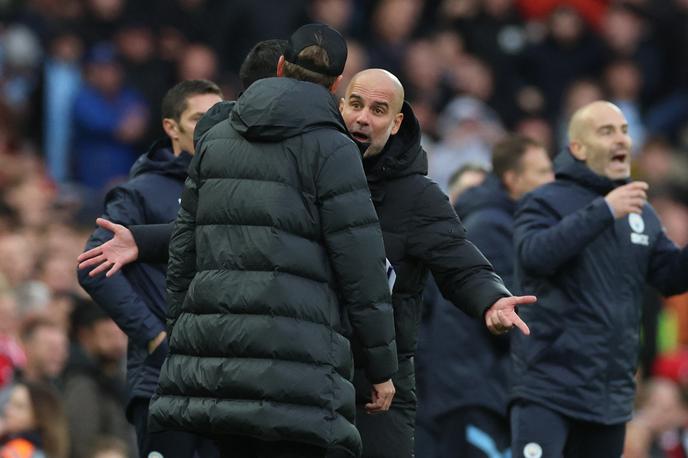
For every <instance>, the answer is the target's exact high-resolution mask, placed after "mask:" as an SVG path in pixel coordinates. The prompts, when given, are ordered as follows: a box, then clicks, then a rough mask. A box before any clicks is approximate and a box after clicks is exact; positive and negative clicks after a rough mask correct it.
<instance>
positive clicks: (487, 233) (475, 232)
mask: <svg viewBox="0 0 688 458" xmlns="http://www.w3.org/2000/svg"><path fill="white" fill-rule="evenodd" d="M491 215H495V213H485V212H479V213H478V214H475V215H469V216H468V217H467V218H465V219H464V220H463V227H465V228H466V232H467V234H468V239H469V240H470V241H471V242H472V243H473V244H474V245H475V246H476V247H477V248H478V249H479V250H480V252H481V253H482V254H483V256H485V258H487V260H488V261H489V262H490V263H491V264H492V267H493V268H494V270H495V272H496V273H497V274H498V275H499V276H500V277H501V278H502V281H503V282H504V285H505V286H506V287H507V288H511V287H512V285H513V270H514V267H513V264H514V259H513V255H512V253H513V252H514V248H513V247H514V241H513V231H512V225H513V221H505V219H506V218H504V217H501V216H502V215H495V216H496V218H490V216H491ZM507 273H508V274H507Z"/></svg>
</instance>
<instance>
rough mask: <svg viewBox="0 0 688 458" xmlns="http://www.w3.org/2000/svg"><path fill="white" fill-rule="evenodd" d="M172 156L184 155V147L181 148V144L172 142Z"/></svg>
mask: <svg viewBox="0 0 688 458" xmlns="http://www.w3.org/2000/svg"><path fill="white" fill-rule="evenodd" d="M172 154H174V156H175V157H177V156H179V155H180V154H182V147H181V146H179V143H178V142H175V141H174V140H172Z"/></svg>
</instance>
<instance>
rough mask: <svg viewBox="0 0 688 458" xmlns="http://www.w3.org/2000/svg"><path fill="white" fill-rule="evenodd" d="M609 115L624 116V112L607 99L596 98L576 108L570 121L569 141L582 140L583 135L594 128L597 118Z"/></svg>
mask: <svg viewBox="0 0 688 458" xmlns="http://www.w3.org/2000/svg"><path fill="white" fill-rule="evenodd" d="M609 115H612V116H614V115H621V116H623V113H621V110H620V109H619V107H617V106H616V105H614V104H613V103H611V102H607V101H605V100H596V101H595V102H592V103H589V104H587V105H585V106H583V107H581V108H579V109H578V110H576V112H574V113H573V116H571V121H570V122H569V132H568V134H569V142H572V141H574V140H580V139H581V136H582V135H585V134H586V133H588V132H589V131H590V129H594V125H595V122H596V121H597V120H599V119H604V118H607V117H609Z"/></svg>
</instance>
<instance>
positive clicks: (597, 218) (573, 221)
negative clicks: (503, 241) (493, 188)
mask: <svg viewBox="0 0 688 458" xmlns="http://www.w3.org/2000/svg"><path fill="white" fill-rule="evenodd" d="M613 223H614V217H613V216H612V213H611V211H610V210H609V206H608V205H607V202H606V201H605V200H604V198H603V197H598V198H597V199H595V200H593V201H592V202H591V203H590V204H588V205H587V206H585V207H583V208H581V209H580V210H578V211H575V212H573V213H571V214H569V215H566V216H565V217H564V218H561V219H560V218H559V216H558V215H557V213H556V212H555V211H554V210H553V209H552V208H550V206H549V205H547V203H546V202H544V201H543V200H542V199H540V198H538V197H536V196H534V195H532V194H531V195H527V196H526V197H525V198H524V200H523V201H522V202H521V205H520V206H519V208H518V210H517V211H516V222H515V227H514V242H515V244H516V256H517V258H518V262H520V264H521V265H522V266H523V268H524V269H525V270H526V271H528V272H531V273H533V274H535V275H540V276H550V275H553V274H554V273H555V272H556V271H557V270H558V269H559V267H561V266H562V265H563V264H564V263H566V262H567V261H569V260H571V259H573V258H574V257H575V256H576V255H578V254H579V253H580V252H581V251H582V250H583V249H584V248H585V247H586V246H587V245H588V244H589V243H590V242H592V241H593V240H594V239H595V237H597V236H598V235H599V234H600V233H601V232H602V231H604V230H605V229H606V228H608V227H609V226H610V225H611V224H613Z"/></svg>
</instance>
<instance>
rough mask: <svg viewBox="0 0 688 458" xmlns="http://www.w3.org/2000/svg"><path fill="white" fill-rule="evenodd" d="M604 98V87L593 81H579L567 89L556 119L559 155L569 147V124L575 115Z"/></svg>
mask: <svg viewBox="0 0 688 458" xmlns="http://www.w3.org/2000/svg"><path fill="white" fill-rule="evenodd" d="M603 98H604V91H603V89H602V86H600V84H599V83H598V82H597V81H595V80H593V79H588V78H581V79H577V80H575V81H573V82H572V83H571V84H570V85H569V86H567V87H566V89H565V90H564V100H563V105H562V107H561V112H560V113H559V116H558V117H557V118H556V119H557V124H556V133H557V149H556V151H555V152H557V153H558V152H559V151H561V150H562V149H565V148H566V147H567V146H568V141H569V138H568V123H569V120H570V119H571V116H573V113H575V112H576V111H578V110H579V109H581V108H583V107H584V106H585V105H588V104H590V103H592V102H594V101H595V100H602V99H603Z"/></svg>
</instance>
